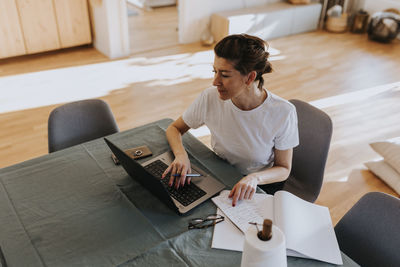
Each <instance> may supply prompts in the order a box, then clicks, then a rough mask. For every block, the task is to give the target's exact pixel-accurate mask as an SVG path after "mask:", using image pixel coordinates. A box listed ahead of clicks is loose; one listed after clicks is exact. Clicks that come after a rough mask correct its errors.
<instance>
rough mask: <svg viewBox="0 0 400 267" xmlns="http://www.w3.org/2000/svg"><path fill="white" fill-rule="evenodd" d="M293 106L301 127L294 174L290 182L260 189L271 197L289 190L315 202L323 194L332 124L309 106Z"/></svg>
mask: <svg viewBox="0 0 400 267" xmlns="http://www.w3.org/2000/svg"><path fill="white" fill-rule="evenodd" d="M290 102H291V103H292V104H293V105H294V106H295V107H296V111H297V119H298V127H299V145H298V146H297V147H295V148H294V149H293V160H292V170H291V172H290V175H289V177H288V179H287V180H286V181H284V182H281V183H275V184H271V185H265V186H260V187H261V188H262V189H263V190H264V191H266V192H267V193H269V194H274V193H275V192H276V191H278V190H285V191H288V192H291V193H293V194H294V195H296V196H298V197H300V198H302V199H304V200H307V201H309V202H314V201H315V200H316V199H317V197H318V195H319V193H320V191H321V186H322V181H323V177H324V170H325V164H326V159H327V157H328V152H329V146H330V143H331V137H332V121H331V119H330V117H329V116H328V115H327V114H326V113H325V112H323V111H322V110H320V109H318V108H316V107H314V106H312V105H310V104H308V103H306V102H303V101H301V100H295V99H292V100H290Z"/></svg>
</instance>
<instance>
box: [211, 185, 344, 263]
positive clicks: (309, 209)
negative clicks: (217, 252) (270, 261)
mask: <svg viewBox="0 0 400 267" xmlns="http://www.w3.org/2000/svg"><path fill="white" fill-rule="evenodd" d="M228 194H229V191H223V192H221V194H220V196H218V197H215V198H213V199H212V200H213V201H214V203H216V205H217V206H218V207H219V208H221V209H217V213H219V214H221V215H223V216H225V221H224V222H221V223H219V224H217V225H215V228H214V235H213V240H212V244H211V247H212V248H218V249H227V250H235V251H243V244H244V234H243V232H242V231H241V230H239V226H240V227H241V228H242V229H247V228H248V227H255V226H252V225H250V224H248V222H249V221H253V220H258V221H257V222H258V223H262V221H263V218H271V219H272V220H273V222H274V224H276V225H277V226H278V227H279V228H280V229H281V230H282V231H283V232H284V234H285V237H286V248H287V255H288V256H295V257H301V258H312V259H317V260H321V261H325V262H329V263H333V264H338V265H341V264H343V262H342V257H341V254H340V249H339V246H338V243H337V240H336V236H335V233H334V230H333V226H332V222H331V218H330V214H329V210H328V208H326V207H323V206H319V205H316V204H313V203H310V202H307V201H304V200H302V199H300V198H298V197H296V196H295V195H293V194H291V193H289V192H285V191H279V192H277V193H276V194H275V196H271V195H266V194H255V195H254V198H253V200H250V201H249V200H245V201H241V202H239V203H238V205H237V206H236V207H232V199H229V198H228ZM249 206H251V207H249ZM237 207H239V208H238V209H236V208H237ZM243 210H245V211H244V212H243ZM274 210H275V213H274ZM224 211H227V212H224ZM246 216H249V217H246ZM229 218H231V219H232V220H229ZM246 218H248V219H246ZM260 218H261V219H260ZM232 221H233V222H232Z"/></svg>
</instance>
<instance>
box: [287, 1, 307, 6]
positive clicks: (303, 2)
mask: <svg viewBox="0 0 400 267" xmlns="http://www.w3.org/2000/svg"><path fill="white" fill-rule="evenodd" d="M288 2H289V3H291V4H294V5H307V4H310V3H311V0H288Z"/></svg>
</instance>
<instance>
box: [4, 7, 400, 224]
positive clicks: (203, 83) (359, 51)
mask: <svg viewBox="0 0 400 267" xmlns="http://www.w3.org/2000/svg"><path fill="white" fill-rule="evenodd" d="M136 11H137V15H133V16H130V17H129V27H130V35H131V36H130V41H131V51H132V55H131V56H130V57H129V58H124V59H118V60H108V59H107V58H106V57H105V56H103V55H102V54H100V53H99V52H97V51H96V50H95V49H93V48H92V47H79V48H72V49H66V50H61V51H56V52H48V53H44V54H38V55H30V56H23V57H18V58H11V59H3V60H0V94H1V97H0V125H1V131H0V167H6V166H9V165H12V164H16V163H19V162H22V161H25V160H28V159H31V158H34V157H38V156H41V155H44V154H46V153H47V118H48V115H49V113H50V112H51V110H52V109H54V108H55V107H56V106H58V105H60V104H61V103H64V102H69V101H73V100H76V99H82V98H89V97H97V98H102V99H104V100H106V101H107V102H108V103H109V104H110V106H111V108H112V110H113V112H114V115H115V117H116V120H117V122H118V125H119V127H120V129H121V130H126V129H129V128H132V127H136V126H139V125H142V124H145V123H148V122H151V121H154V120H158V119H161V118H165V117H170V118H177V117H178V116H179V115H180V114H182V112H183V111H184V110H185V109H186V108H187V106H188V105H189V104H190V103H191V102H192V101H193V100H194V99H195V97H196V96H197V95H198V94H199V92H201V90H203V89H204V88H205V87H207V86H210V85H211V78H212V72H211V70H212V60H213V54H212V51H211V48H210V47H202V46H201V45H200V44H197V43H196V44H190V45H179V44H178V41H177V40H178V36H177V25H178V21H177V10H176V8H175V7H166V8H157V9H154V10H153V11H143V10H136ZM150 22H152V23H150ZM153 22H156V23H153ZM269 43H270V47H271V54H272V56H271V59H272V64H273V68H274V72H273V73H271V74H268V75H266V76H265V80H266V86H267V88H268V89H269V90H270V91H271V92H273V93H275V94H278V95H280V96H282V97H284V98H286V99H292V98H296V99H301V100H304V101H308V102H311V103H312V104H314V105H315V106H317V107H320V108H321V109H322V110H324V111H325V112H326V113H328V114H329V115H330V116H331V118H332V121H333V126H334V131H333V138H332V144H331V148H330V153H329V157H328V162H327V166H326V172H325V182H324V185H323V188H322V192H321V195H320V197H319V198H318V200H317V203H319V204H321V205H325V206H328V207H329V208H330V211H331V215H332V220H333V223H334V224H335V223H336V222H337V221H338V220H339V219H340V218H341V217H342V216H343V214H344V213H345V212H346V211H347V210H348V209H349V208H350V207H351V206H352V205H353V204H354V203H355V202H356V201H357V200H358V199H359V198H360V197H361V196H362V195H363V194H365V193H366V192H369V191H383V192H387V193H389V194H393V195H396V196H398V195H397V194H396V193H395V192H393V191H392V190H391V189H390V188H389V187H387V186H386V185H385V184H384V183H382V182H381V181H380V180H379V179H378V178H377V177H375V176H374V175H373V174H371V173H370V172H369V171H368V170H367V169H366V168H365V167H364V166H363V163H364V162H366V161H369V160H374V159H378V158H379V156H378V155H377V154H375V153H374V152H373V151H372V149H371V148H370V147H369V145H368V143H370V142H372V141H376V140H382V139H387V138H392V137H396V136H400V116H399V115H398V114H400V104H399V103H400V76H399V73H400V60H399V59H400V42H399V41H398V40H396V41H395V42H393V43H391V44H380V43H376V42H372V41H369V40H368V39H367V36H366V35H355V34H350V33H345V34H331V33H327V32H324V31H319V32H312V33H305V34H299V35H293V36H289V37H284V38H280V39H276V40H271V41H270V42H269ZM200 140H202V141H203V142H204V143H205V144H207V145H209V136H203V137H200Z"/></svg>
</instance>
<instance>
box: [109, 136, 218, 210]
mask: <svg viewBox="0 0 400 267" xmlns="http://www.w3.org/2000/svg"><path fill="white" fill-rule="evenodd" d="M104 140H105V142H106V143H107V145H108V146H109V147H110V149H111V151H112V152H113V153H114V155H115V156H116V157H117V158H118V160H119V161H120V163H121V165H122V167H123V168H124V169H125V171H126V172H127V173H128V174H129V175H130V176H131V177H132V178H134V179H136V180H137V181H138V182H139V183H140V184H141V185H142V186H144V187H145V188H146V189H147V190H149V191H150V192H151V193H152V194H153V195H155V196H156V197H158V198H159V199H160V200H161V201H162V202H163V203H165V204H166V205H167V206H168V207H170V208H171V209H173V210H175V211H176V212H178V213H179V214H184V213H186V212H188V211H189V210H191V209H193V208H194V207H196V206H198V205H199V204H200V203H202V202H204V201H206V200H207V199H209V198H211V197H212V196H214V195H215V194H217V193H218V192H220V191H221V190H223V189H224V188H225V186H224V184H222V183H221V182H219V181H218V180H217V179H215V178H214V177H212V176H210V175H208V174H207V173H205V172H204V171H202V170H201V169H200V168H198V167H197V166H195V165H194V164H191V168H192V173H199V174H200V175H201V176H200V177H192V178H191V183H190V184H185V186H183V187H180V188H179V189H178V190H176V189H175V187H174V186H172V187H169V186H168V182H169V176H167V177H165V178H164V179H161V175H162V174H163V172H164V171H165V169H166V168H167V167H168V166H169V165H170V164H171V163H172V161H173V159H174V155H173V153H172V151H168V152H165V153H163V154H161V155H159V156H157V157H155V158H152V159H150V160H148V161H146V162H144V163H142V165H141V164H140V163H138V162H137V161H136V160H134V159H132V158H131V157H129V156H128V155H127V154H126V153H125V152H124V151H123V150H122V149H120V148H119V147H117V146H116V145H115V144H113V143H112V142H111V141H110V140H108V139H107V138H104Z"/></svg>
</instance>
